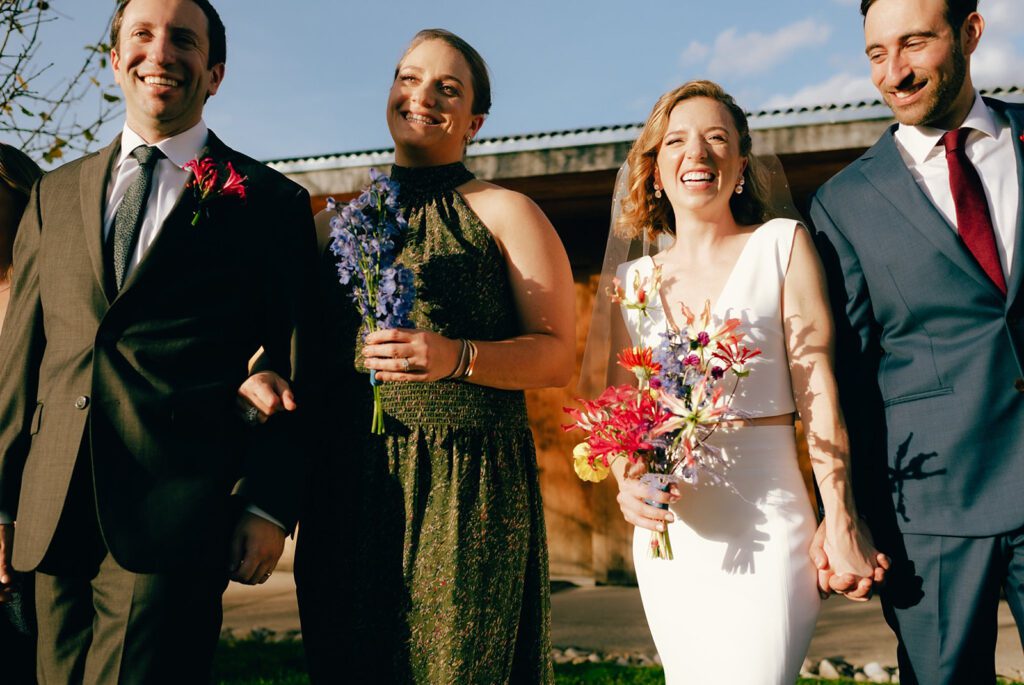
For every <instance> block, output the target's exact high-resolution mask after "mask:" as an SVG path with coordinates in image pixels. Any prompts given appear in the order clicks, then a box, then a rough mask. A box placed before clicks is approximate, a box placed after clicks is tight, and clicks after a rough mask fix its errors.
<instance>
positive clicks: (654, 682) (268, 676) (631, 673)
mask: <svg viewBox="0 0 1024 685" xmlns="http://www.w3.org/2000/svg"><path fill="white" fill-rule="evenodd" d="M214 682H215V683H218V685H309V676H307V675H306V662H305V658H304V656H303V654H302V643H301V642H299V641H297V640H281V641H277V642H270V641H266V640H261V639H256V640H251V639H250V640H234V639H227V640H221V643H220V647H219V648H218V650H217V659H216V663H215V664H214ZM664 682H665V675H664V672H663V671H662V670H661V669H660V668H636V667H631V666H615V665H614V664H589V663H588V664H579V665H575V666H574V665H572V664H560V665H556V666H555V683H556V685H597V684H600V685H663V684H664ZM854 683H855V681H853V680H845V679H844V680H819V679H817V678H800V679H798V680H797V681H796V685H854ZM998 683H999V685H1020V684H1019V683H1016V681H1012V680H1003V679H999V681H998ZM723 685H725V684H724V683H723ZM732 685H742V684H741V683H735V684H732Z"/></svg>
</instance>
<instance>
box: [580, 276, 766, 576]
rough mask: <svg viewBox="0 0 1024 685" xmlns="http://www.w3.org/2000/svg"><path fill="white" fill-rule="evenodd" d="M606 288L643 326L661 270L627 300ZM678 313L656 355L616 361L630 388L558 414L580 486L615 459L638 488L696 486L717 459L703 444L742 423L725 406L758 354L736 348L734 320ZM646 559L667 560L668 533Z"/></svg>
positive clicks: (656, 537)
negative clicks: (638, 470) (630, 378)
mask: <svg viewBox="0 0 1024 685" xmlns="http://www.w3.org/2000/svg"><path fill="white" fill-rule="evenodd" d="M613 284H614V285H613V288H612V292H611V293H610V296H611V298H612V301H613V302H615V303H617V304H619V305H620V306H622V307H623V308H626V309H633V310H636V311H638V312H640V320H641V322H643V321H644V319H646V318H648V317H649V316H650V315H649V313H648V311H647V309H648V306H649V303H650V301H651V296H652V294H653V295H657V293H658V292H659V291H660V287H661V274H660V270H659V269H655V271H654V272H653V274H652V275H651V276H650V277H649V278H647V279H640V278H639V275H638V277H637V278H636V279H634V283H633V284H632V288H631V290H632V294H629V293H627V292H626V290H625V289H624V288H623V287H622V285H621V283H620V281H619V280H618V279H615V281H613ZM683 313H684V316H685V319H686V326H685V327H684V328H682V329H681V330H673V329H669V330H667V331H666V332H665V333H663V334H662V335H661V340H660V343H659V344H658V346H657V347H655V348H651V347H645V346H642V345H641V346H636V347H630V348H627V349H625V350H623V351H621V352H620V353H619V354H618V364H619V366H622V367H623V368H626V369H628V370H630V371H632V373H633V375H634V376H635V377H636V380H637V383H636V385H635V386H634V385H619V386H613V387H609V388H607V389H606V390H605V391H604V392H603V393H601V395H600V396H599V397H598V398H597V399H595V400H582V399H581V400H579V402H580V404H581V405H582V406H581V408H578V409H577V408H570V407H566V408H565V409H564V411H565V412H566V413H567V414H569V416H570V417H571V418H572V420H573V423H571V424H568V425H565V426H563V428H564V429H565V430H567V431H571V430H577V429H578V430H582V431H583V432H584V433H586V438H585V440H584V441H583V442H581V443H579V444H578V445H576V447H575V449H574V450H573V462H574V467H575V470H576V474H577V475H578V476H579V477H580V478H582V479H583V480H587V481H592V482H598V481H602V480H604V479H605V478H606V477H607V476H608V473H609V472H610V471H611V465H612V462H614V461H615V460H616V459H626V460H627V461H629V462H630V463H631V464H637V463H641V464H643V466H644V467H645V470H646V473H644V475H643V476H642V477H641V482H643V483H644V484H645V485H647V486H648V487H649V488H650V489H651V490H652V491H653V490H661V491H662V492H667V491H668V489H669V487H670V486H671V485H672V483H676V482H679V481H681V480H682V481H686V482H691V483H692V482H696V480H697V479H698V474H699V473H701V472H702V471H703V472H708V473H711V474H714V466H715V465H717V464H718V463H719V462H720V461H721V460H722V458H721V453H720V450H719V449H718V448H716V447H714V446H713V445H710V444H708V442H707V441H708V438H709V437H711V435H712V434H713V433H714V432H715V430H717V428H718V427H719V425H720V424H721V422H723V421H728V420H731V419H736V418H742V416H740V415H739V414H738V413H737V412H735V411H733V410H732V409H731V403H732V398H733V397H734V395H735V393H736V389H737V387H738V384H739V380H740V379H741V378H743V377H745V376H747V375H748V374H749V373H750V372H749V369H747V368H746V364H747V362H749V361H750V360H751V359H753V358H754V357H756V356H757V355H758V354H760V350H756V349H754V350H752V349H750V348H748V347H747V346H746V345H744V344H743V338H744V337H745V334H744V333H743V332H742V331H740V330H739V326H740V320H739V319H729V320H727V321H725V322H724V323H722V324H721V325H717V326H716V325H715V323H714V322H713V320H712V316H711V306H710V303H706V304H705V306H704V311H703V312H702V314H701V315H700V316H699V317H698V316H695V315H694V313H693V312H692V311H691V310H690V309H688V308H686V307H683ZM636 337H640V336H639V335H638V336H636ZM728 374H731V375H732V377H733V378H735V382H734V383H733V385H732V388H731V390H730V391H729V392H728V393H727V392H726V388H725V387H724V383H723V382H724V381H725V379H726V378H727V375H728ZM644 501H646V502H647V503H648V504H651V505H653V506H656V507H659V508H662V509H667V508H668V505H666V504H662V503H656V502H654V501H652V500H644ZM650 555H651V557H654V558H659V559H671V558H672V544H671V541H670V539H669V534H668V531H667V530H665V531H654V532H653V533H652V534H651V544H650Z"/></svg>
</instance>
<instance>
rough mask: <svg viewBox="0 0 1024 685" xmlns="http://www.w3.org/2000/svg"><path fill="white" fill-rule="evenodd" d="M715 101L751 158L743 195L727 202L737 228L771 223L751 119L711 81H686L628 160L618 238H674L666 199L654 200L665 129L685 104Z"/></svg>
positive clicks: (666, 99) (668, 96)
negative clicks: (692, 100)
mask: <svg viewBox="0 0 1024 685" xmlns="http://www.w3.org/2000/svg"><path fill="white" fill-rule="evenodd" d="M699 97H705V98H711V99H713V100H717V101H718V102H720V103H722V104H723V105H725V108H726V109H728V110H729V113H730V114H731V115H732V118H733V121H734V122H735V124H736V130H737V131H739V134H740V154H741V155H743V156H744V157H747V159H748V163H747V168H746V169H745V170H744V171H743V178H744V180H745V182H746V183H745V185H744V188H743V189H744V192H743V193H742V194H740V195H736V194H734V195H733V196H732V198H731V199H730V200H729V207H730V208H731V209H732V215H733V218H735V219H736V222H737V223H739V224H759V223H763V222H764V221H767V220H768V219H769V218H771V217H770V215H769V212H768V207H767V203H766V200H765V185H766V184H765V181H764V179H763V177H762V176H763V172H762V169H761V166H760V164H758V162H757V159H756V158H755V157H753V156H751V154H750V148H751V139H750V126H749V125H748V124H747V115H746V114H745V113H744V112H743V110H742V109H741V108H740V106H739V105H737V104H736V101H735V100H733V98H732V96H731V95H729V94H728V93H726V92H725V90H723V89H722V87H721V86H720V85H718V84H717V83H714V82H713V81H688V82H686V83H684V84H683V85H681V86H679V87H678V88H675V89H674V90H670V91H669V92H667V93H665V94H664V95H662V96H661V97H660V98H658V101H657V102H656V103H654V108H653V109H652V110H651V115H650V116H649V117H647V122H646V123H645V124H644V128H643V130H642V131H641V132H640V135H639V136H638V137H637V139H636V141H635V142H634V143H633V147H632V148H630V150H629V155H628V156H627V157H626V160H627V162H629V177H628V186H627V191H626V197H625V198H623V200H622V214H621V215H620V216H619V220H618V222H617V223H616V226H615V232H616V233H617V234H618V235H620V236H622V237H624V238H638V237H640V236H641V235H642V234H643V232H644V231H646V232H647V234H648V237H650V238H652V239H653V238H654V237H655V236H656V235H657V234H659V233H668V234H669V235H675V215H674V214H673V212H672V205H671V204H669V201H668V198H666V197H661V198H657V197H655V196H654V167H655V165H656V163H657V158H658V151H659V150H660V149H661V141H662V138H664V137H665V129H666V128H668V119H669V116H670V115H671V114H672V110H673V109H675V106H676V105H678V104H679V103H680V102H682V101H683V100H689V99H690V98H699Z"/></svg>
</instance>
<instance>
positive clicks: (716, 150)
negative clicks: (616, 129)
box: [654, 97, 747, 214]
mask: <svg viewBox="0 0 1024 685" xmlns="http://www.w3.org/2000/svg"><path fill="white" fill-rule="evenodd" d="M746 165H747V158H746V157H744V156H743V155H741V154H740V134H739V132H738V131H737V130H736V122H735V121H733V118H732V115H731V114H730V113H729V110H728V109H727V108H726V107H725V105H723V104H722V103H721V102H719V101H717V100H714V99H712V98H708V97H693V98H688V99H686V100H682V101H681V102H679V103H678V104H677V105H676V106H675V107H673V108H672V112H671V114H669V118H668V126H667V127H666V129H665V135H664V136H663V137H662V140H661V147H660V148H659V149H658V156H657V166H656V168H655V172H654V173H655V182H656V183H657V184H658V185H659V186H661V187H662V188H663V189H664V192H665V195H666V197H667V198H668V200H669V202H670V203H671V204H672V208H673V209H674V210H675V212H676V214H679V213H680V212H681V211H688V212H699V213H708V212H721V211H723V210H724V211H729V200H730V198H731V197H732V195H733V193H734V192H735V189H736V185H737V184H738V183H739V182H740V179H741V178H743V171H744V169H745V168H746Z"/></svg>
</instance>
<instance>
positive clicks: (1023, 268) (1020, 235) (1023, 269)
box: [985, 99, 1024, 307]
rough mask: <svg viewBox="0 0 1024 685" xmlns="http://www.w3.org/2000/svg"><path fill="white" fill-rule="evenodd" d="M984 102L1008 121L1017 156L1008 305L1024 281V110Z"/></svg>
mask: <svg viewBox="0 0 1024 685" xmlns="http://www.w3.org/2000/svg"><path fill="white" fill-rule="evenodd" d="M985 102H986V104H988V105H989V106H990V107H992V108H993V109H995V110H996V111H998V112H1000V113H1002V115H1003V116H1005V117H1006V118H1007V120H1008V121H1009V122H1010V129H1011V130H1012V131H1013V137H1012V138H1011V141H1012V142H1013V153H1014V156H1015V157H1016V158H1017V224H1016V228H1017V230H1016V231H1015V232H1014V243H1013V245H1014V246H1013V264H1012V265H1011V267H1010V273H1009V274H1008V275H1007V278H1006V305H1007V307H1010V306H1012V305H1013V303H1014V301H1015V300H1016V299H1017V297H1018V295H1019V294H1020V290H1021V286H1022V283H1021V282H1022V281H1024V154H1022V152H1024V151H1022V150H1021V148H1022V146H1024V140H1022V139H1021V134H1022V133H1024V112H1022V111H1021V110H1020V109H1017V108H1011V107H1007V106H1006V103H1005V102H1002V101H1000V100H989V99H986V100H985Z"/></svg>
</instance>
